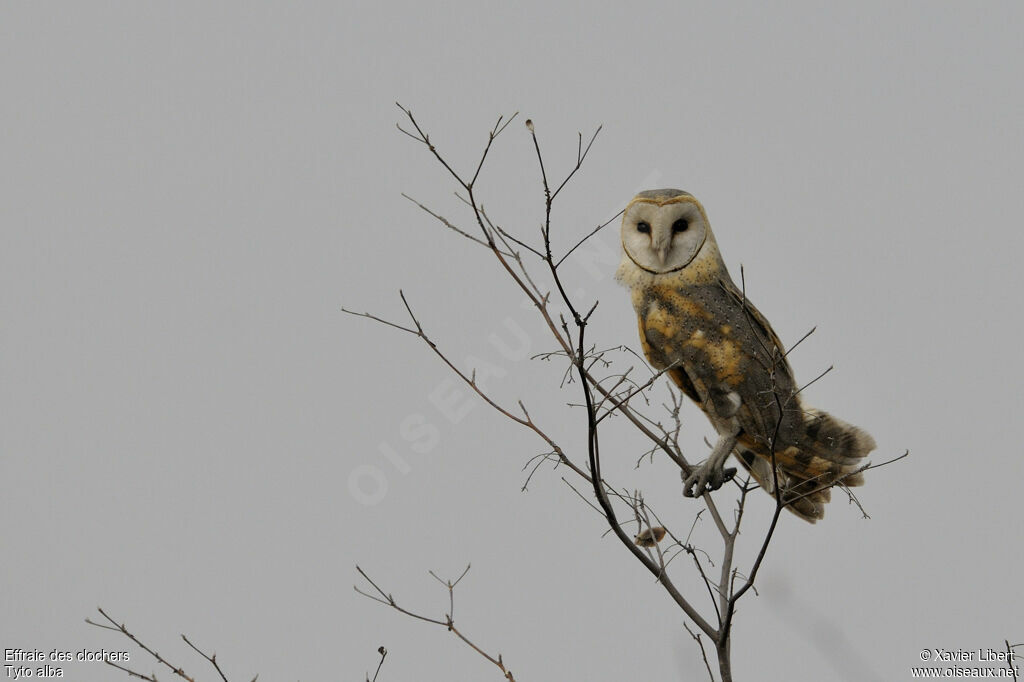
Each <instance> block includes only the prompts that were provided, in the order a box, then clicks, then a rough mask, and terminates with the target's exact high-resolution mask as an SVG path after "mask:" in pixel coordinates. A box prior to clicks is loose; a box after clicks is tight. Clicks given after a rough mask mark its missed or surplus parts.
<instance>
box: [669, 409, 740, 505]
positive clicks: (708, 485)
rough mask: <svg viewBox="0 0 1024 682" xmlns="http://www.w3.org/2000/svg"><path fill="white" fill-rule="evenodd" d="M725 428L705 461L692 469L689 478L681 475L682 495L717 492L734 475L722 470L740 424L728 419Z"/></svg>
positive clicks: (733, 418) (730, 470)
mask: <svg viewBox="0 0 1024 682" xmlns="http://www.w3.org/2000/svg"><path fill="white" fill-rule="evenodd" d="M724 426H725V428H723V429H722V430H721V431H719V433H718V442H717V443H715V447H714V449H712V450H711V454H710V455H709V456H708V458H707V460H706V461H705V462H704V463H703V464H701V465H700V466H697V467H695V468H694V469H693V471H692V472H690V475H689V476H686V475H685V474H684V475H683V495H685V496H686V497H700V496H701V495H703V494H704V493H707V492H711V491H712V490H718V489H719V488H721V487H722V486H723V485H724V484H725V483H726V482H728V481H730V480H732V477H733V476H735V475H736V469H732V468H730V469H727V470H726V469H723V466H722V465H724V464H725V460H726V459H727V458H728V457H729V454H730V453H731V452H732V450H733V448H734V447H736V436H737V435H738V434H739V432H740V422H739V420H738V419H736V417H730V418H729V419H728V420H727V421H726V422H725V425H724Z"/></svg>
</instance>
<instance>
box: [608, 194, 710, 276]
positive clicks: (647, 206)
mask: <svg viewBox="0 0 1024 682" xmlns="http://www.w3.org/2000/svg"><path fill="white" fill-rule="evenodd" d="M640 196H641V197H642V196H643V195H640ZM638 199H639V197H638ZM691 199H692V197H689V196H687V197H685V198H681V200H679V201H677V202H675V203H668V204H665V205H662V206H659V205H658V204H657V203H652V202H650V201H644V200H634V201H633V202H632V203H630V205H629V206H628V207H627V208H626V212H625V214H624V215H623V216H622V248H623V249H625V251H626V255H627V256H629V258H630V260H632V261H633V262H634V263H635V264H636V265H637V266H639V267H640V268H643V269H644V270H646V271H647V272H651V273H654V274H663V273H667V272H675V271H676V270H681V269H683V268H685V267H686V266H687V265H689V264H690V262H691V261H692V260H693V259H694V258H695V257H696V256H697V253H698V252H699V251H700V247H701V246H703V245H704V241H705V239H706V238H707V234H708V225H707V222H706V219H705V218H704V214H703V212H702V211H701V210H700V207H699V205H698V204H697V203H696V202H695V201H691Z"/></svg>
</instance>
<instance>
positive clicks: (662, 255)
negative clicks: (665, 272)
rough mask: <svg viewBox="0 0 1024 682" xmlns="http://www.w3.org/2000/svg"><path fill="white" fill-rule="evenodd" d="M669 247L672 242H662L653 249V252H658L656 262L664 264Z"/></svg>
mask: <svg viewBox="0 0 1024 682" xmlns="http://www.w3.org/2000/svg"><path fill="white" fill-rule="evenodd" d="M671 248H672V244H662V245H661V246H659V247H658V248H657V249H655V251H654V252H655V253H656V254H658V262H659V263H660V264H661V265H665V262H666V261H667V260H668V252H669V250H670V249H671Z"/></svg>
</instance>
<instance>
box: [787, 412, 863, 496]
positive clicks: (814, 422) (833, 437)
mask: <svg viewBox="0 0 1024 682" xmlns="http://www.w3.org/2000/svg"><path fill="white" fill-rule="evenodd" d="M804 415H805V417H804V427H805V429H806V431H805V434H804V438H803V439H802V440H801V442H800V443H799V448H800V450H801V451H803V452H805V453H808V454H811V455H814V456H815V457H820V458H821V459H823V460H826V461H828V462H832V463H834V464H838V465H840V466H839V468H840V472H838V473H845V474H849V473H850V472H851V471H853V470H855V469H858V468H860V467H861V465H862V464H863V462H862V460H863V458H864V456H865V455H867V454H868V453H869V452H871V451H872V450H874V449H875V439H874V438H872V437H871V435H870V434H869V433H868V432H867V431H864V430H863V429H859V428H857V427H856V426H853V425H852V424H847V423H846V422H844V421H843V420H842V419H839V418H838V417H833V416H832V415H830V414H829V413H827V412H822V411H821V410H816V409H814V408H805V409H804ZM835 468H836V467H832V469H835ZM858 476H860V475H859V474H857V475H855V476H849V478H848V479H847V480H844V481H843V483H845V484H846V485H860V484H861V483H863V478H859V479H858V478H857V477H858ZM854 479H857V480H858V482H856V483H855V482H853V480H854Z"/></svg>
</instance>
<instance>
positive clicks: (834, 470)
mask: <svg viewBox="0 0 1024 682" xmlns="http://www.w3.org/2000/svg"><path fill="white" fill-rule="evenodd" d="M815 419H816V420H817V422H818V427H817V428H818V433H819V434H824V433H827V432H832V433H838V434H843V435H841V436H825V437H826V438H831V440H830V441H827V442H826V446H825V447H822V446H821V445H820V444H819V443H818V442H817V441H815V442H813V443H807V444H803V443H802V444H801V445H802V446H804V447H806V449H803V448H801V449H798V448H796V447H789V448H786V449H785V450H783V451H782V452H779V453H776V464H777V465H778V479H777V480H778V484H779V489H780V490H781V491H782V501H783V502H785V503H787V504H786V509H788V510H790V511H791V512H793V513H794V514H796V515H797V516H799V517H800V518H802V519H803V520H804V521H807V522H808V523H814V522H816V521H817V520H818V519H822V518H825V505H826V504H828V503H829V501H830V500H831V499H832V488H833V487H834V486H836V485H839V486H843V487H855V486H859V485H863V484H864V475H863V474H862V473H861V472H860V471H859V470H860V469H861V468H862V467H863V466H864V462H863V457H864V455H866V454H867V453H868V452H870V451H871V450H872V449H873V448H874V447H875V442H874V440H873V439H872V438H871V436H869V435H868V434H867V433H866V432H864V431H861V430H860V429H858V428H857V427H855V426H850V425H849V424H847V423H845V422H842V421H840V420H838V419H836V418H834V417H831V416H830V415H828V414H825V413H824V412H819V413H817V414H816V415H815ZM844 439H845V445H843V443H844ZM836 443H840V444H841V445H842V446H841V447H837V445H836ZM855 453H859V454H855ZM736 455H737V459H739V460H740V463H741V464H743V466H744V468H745V469H746V470H747V471H749V472H750V475H751V476H752V477H753V478H754V480H756V481H757V482H758V484H760V486H761V487H762V488H764V490H765V492H767V493H768V494H769V495H772V496H773V497H774V496H775V481H776V476H773V475H772V466H771V460H770V459H768V458H765V457H763V456H761V455H756V454H754V453H753V452H752V451H750V450H747V449H745V448H740V449H738V450H737V452H736Z"/></svg>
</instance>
